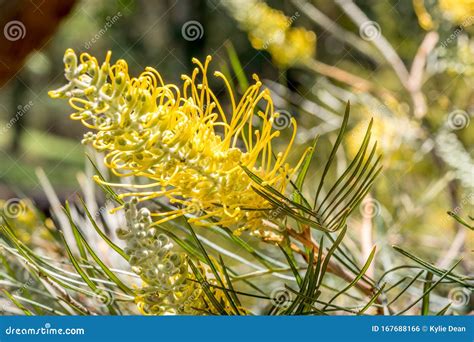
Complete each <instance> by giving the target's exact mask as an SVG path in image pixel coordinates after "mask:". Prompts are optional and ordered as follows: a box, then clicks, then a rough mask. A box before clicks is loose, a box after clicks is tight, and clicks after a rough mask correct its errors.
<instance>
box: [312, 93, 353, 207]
mask: <svg viewBox="0 0 474 342" xmlns="http://www.w3.org/2000/svg"><path fill="white" fill-rule="evenodd" d="M350 110H351V103H350V102H349V101H348V102H347V105H346V111H345V113H344V118H343V120H342V124H341V128H340V130H339V134H338V136H337V139H336V143H335V144H334V147H333V148H332V150H331V154H330V155H329V159H328V161H327V162H326V166H325V167H324V171H323V174H322V176H321V180H320V182H319V185H318V189H317V190H316V195H315V196H314V205H313V208H314V209H316V205H317V203H318V198H319V194H320V192H321V190H322V188H323V185H324V180H325V179H326V175H327V173H328V172H329V168H330V167H331V164H332V162H333V160H334V158H335V156H336V152H337V150H338V148H339V145H340V144H341V142H342V138H343V136H344V133H345V131H346V128H347V123H348V121H349V113H350Z"/></svg>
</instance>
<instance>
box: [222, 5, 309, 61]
mask: <svg viewBox="0 0 474 342" xmlns="http://www.w3.org/2000/svg"><path fill="white" fill-rule="evenodd" d="M223 4H224V5H225V6H226V7H227V8H228V9H229V11H230V13H231V15H232V16H233V17H234V18H235V19H236V20H237V22H238V23H239V24H240V26H241V27H242V29H243V30H245V31H246V32H247V33H248V36H249V40H250V43H251V44H252V46H253V47H254V48H255V49H257V50H267V51H268V52H269V53H270V54H271V56H272V58H273V60H274V62H275V63H276V64H277V65H279V66H280V67H283V68H287V67H290V66H292V65H295V64H300V63H304V62H305V61H306V60H308V59H311V58H313V57H314V54H315V52H316V34H315V33H314V32H312V31H308V30H306V29H304V28H302V27H297V28H296V27H291V25H292V24H293V22H294V21H295V20H296V19H297V18H298V17H299V13H298V12H296V14H295V15H294V16H292V17H287V16H286V15H285V14H284V13H283V12H281V11H278V10H275V9H273V8H271V7H270V6H268V5H267V4H266V3H265V2H263V1H260V0H225V1H223Z"/></svg>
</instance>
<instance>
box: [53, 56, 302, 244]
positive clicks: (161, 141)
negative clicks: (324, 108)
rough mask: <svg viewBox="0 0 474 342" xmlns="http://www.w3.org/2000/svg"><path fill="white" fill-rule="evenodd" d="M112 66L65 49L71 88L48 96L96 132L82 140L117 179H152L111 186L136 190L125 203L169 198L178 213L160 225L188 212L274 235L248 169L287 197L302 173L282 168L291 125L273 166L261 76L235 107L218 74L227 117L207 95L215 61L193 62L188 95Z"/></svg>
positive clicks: (154, 76)
mask: <svg viewBox="0 0 474 342" xmlns="http://www.w3.org/2000/svg"><path fill="white" fill-rule="evenodd" d="M110 58H111V54H110V52H109V53H108V54H107V57H106V60H105V62H104V63H103V64H102V65H99V63H98V62H97V60H96V59H95V58H94V57H92V56H90V55H89V54H87V53H84V54H82V55H81V56H80V58H79V59H78V57H77V56H76V54H75V53H74V51H73V50H71V49H69V50H67V51H66V53H65V56H64V62H65V76H66V78H67V80H68V81H69V83H68V84H66V85H65V86H64V87H62V88H60V89H58V90H55V91H51V92H50V96H51V97H53V98H58V97H62V98H69V104H70V105H71V107H72V108H74V109H75V112H74V113H72V114H71V118H72V119H74V120H79V121H81V122H82V123H83V124H84V126H86V127H88V128H90V129H91V130H92V132H89V133H87V134H86V135H85V137H84V140H83V141H84V142H85V143H90V144H92V146H93V147H94V148H95V149H96V150H98V151H102V152H104V153H105V164H106V166H107V167H108V168H109V169H110V170H112V172H113V173H114V174H115V175H117V176H120V177H130V176H135V177H141V178H145V179H146V180H148V183H146V184H139V185H138V184H122V183H118V184H110V185H112V186H117V187H122V188H128V189H133V191H130V192H126V193H123V194H121V196H122V197H127V196H134V197H137V198H138V201H139V202H142V201H147V200H150V199H153V198H158V197H167V198H168V199H169V201H170V202H171V203H172V204H174V205H175V206H176V207H177V209H176V210H173V211H167V212H152V213H151V217H152V219H153V221H154V224H155V225H156V224H159V223H162V222H164V221H167V220H170V219H173V218H176V217H179V216H182V215H184V214H186V213H191V214H194V217H193V218H191V219H190V221H191V222H194V223H195V224H197V225H204V226H205V225H211V224H212V225H214V224H218V225H222V226H224V227H228V228H231V229H232V230H234V231H235V232H236V233H240V232H241V231H243V230H250V231H251V232H252V233H254V234H256V235H263V236H266V235H268V234H270V233H269V231H268V229H267V228H264V225H263V222H264V220H266V218H267V217H268V211H269V210H271V209H272V206H271V204H270V203H269V202H268V201H266V200H265V199H264V198H262V197H261V196H260V195H258V194H257V193H256V192H255V191H254V190H253V189H252V186H258V185H257V184H255V183H254V184H252V181H251V179H250V178H249V177H248V175H247V174H246V172H245V170H244V169H243V167H242V166H244V167H246V168H248V169H249V170H251V171H252V172H253V173H255V174H257V175H258V176H259V177H260V178H261V179H262V180H263V182H264V184H266V185H270V186H272V187H273V188H275V189H276V190H277V191H281V192H283V191H284V190H285V188H286V186H287V184H288V182H289V179H290V178H291V177H292V175H293V173H294V171H295V170H296V169H297V168H298V166H296V167H295V168H292V167H290V165H289V164H288V163H287V162H286V160H287V157H288V155H289V152H290V150H291V148H292V144H293V141H294V138H295V134H296V122H295V120H294V119H293V118H291V120H290V124H291V125H292V126H293V133H292V136H291V140H290V142H289V143H288V145H287V147H286V149H285V150H284V151H283V152H280V153H277V154H276V157H275V158H274V150H273V148H272V142H273V141H274V140H275V138H277V137H278V136H279V133H280V132H279V131H278V130H274V129H273V127H272V125H273V123H274V121H275V120H276V119H277V118H278V116H279V113H278V112H276V111H275V110H274V106H273V102H272V99H271V97H270V92H269V91H268V90H267V89H263V90H262V83H261V82H260V80H259V79H258V77H257V76H254V80H255V82H254V84H252V85H251V86H249V87H248V89H247V90H246V91H245V93H244V94H243V96H242V98H241V99H240V100H238V99H236V97H235V96H234V94H233V91H232V88H231V86H230V84H229V82H228V81H227V80H226V78H225V77H224V75H223V74H222V73H220V72H215V74H214V75H215V76H216V77H217V78H221V79H222V80H223V83H224V86H225V87H226V88H227V90H228V94H229V98H230V107H231V108H230V110H229V111H226V110H225V109H224V107H223V106H222V105H221V104H220V102H219V99H218V98H217V96H216V94H215V93H214V91H213V90H212V89H211V88H210V86H209V82H208V76H207V73H208V67H209V62H210V61H211V57H207V58H206V61H205V62H204V64H202V63H201V62H200V61H198V60H197V59H193V62H194V63H195V64H196V65H197V67H196V68H195V69H194V71H193V73H192V74H191V75H190V76H188V75H183V76H182V79H183V85H182V87H178V86H176V85H174V84H165V83H164V82H163V79H162V77H161V75H160V74H159V73H158V72H157V71H156V70H154V69H153V68H147V69H146V70H145V72H143V73H142V74H141V75H140V76H139V77H137V78H131V77H130V76H129V75H128V67H127V63H126V62H125V61H124V60H119V61H117V63H116V64H114V65H111V64H110ZM259 108H262V109H259ZM256 117H258V118H259V119H260V129H258V130H257V129H255V128H254V120H255V119H256ZM301 160H302V159H301ZM99 181H100V180H99ZM211 218H212V219H213V222H212V223H209V219H211Z"/></svg>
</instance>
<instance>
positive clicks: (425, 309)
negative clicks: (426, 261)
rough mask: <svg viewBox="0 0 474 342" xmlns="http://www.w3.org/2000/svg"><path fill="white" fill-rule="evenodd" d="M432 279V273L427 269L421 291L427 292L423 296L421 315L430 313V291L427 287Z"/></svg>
mask: <svg viewBox="0 0 474 342" xmlns="http://www.w3.org/2000/svg"><path fill="white" fill-rule="evenodd" d="M432 280H433V273H432V272H429V271H427V272H426V277H425V283H424V285H423V292H424V293H426V292H427V294H426V295H425V296H423V302H422V304H421V314H422V315H423V316H427V315H429V313H430V292H428V288H429V286H430V285H431V282H432Z"/></svg>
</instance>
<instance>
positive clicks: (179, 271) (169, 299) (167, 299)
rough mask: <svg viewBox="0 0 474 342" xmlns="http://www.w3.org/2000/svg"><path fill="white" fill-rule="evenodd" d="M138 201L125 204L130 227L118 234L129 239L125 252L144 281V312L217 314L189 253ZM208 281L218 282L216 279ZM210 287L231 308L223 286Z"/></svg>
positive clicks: (141, 291)
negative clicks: (179, 247)
mask: <svg viewBox="0 0 474 342" xmlns="http://www.w3.org/2000/svg"><path fill="white" fill-rule="evenodd" d="M137 203H138V201H137V199H136V198H132V199H131V200H130V201H129V202H127V203H126V204H125V216H126V220H127V227H126V228H119V229H118V230H117V236H118V237H119V238H120V239H122V240H125V241H126V247H125V252H126V253H127V254H128V255H129V256H130V260H129V263H130V265H131V266H132V271H134V272H135V273H136V274H138V275H139V276H140V277H141V279H142V280H143V281H144V285H143V286H142V287H141V288H140V289H139V290H137V295H136V297H135V302H136V303H137V306H138V309H139V310H140V312H141V313H142V314H145V315H171V314H186V315H201V314H203V312H209V313H214V314H217V309H216V308H215V307H214V306H212V305H211V304H209V303H208V300H206V296H205V294H204V292H203V290H202V287H201V284H200V283H199V282H197V281H196V279H195V276H194V274H193V273H192V272H190V269H189V265H188V262H187V258H186V255H185V254H184V253H182V252H179V251H177V249H176V247H175V246H174V244H173V242H172V241H171V240H170V239H169V238H168V236H167V235H166V234H164V233H158V231H157V230H156V229H155V228H153V227H151V225H152V220H151V214H150V211H149V210H148V209H146V208H141V209H138V208H137ZM198 268H199V271H200V272H201V274H202V275H204V276H206V271H207V270H206V267H204V266H203V265H199V266H198ZM206 278H207V277H206ZM207 281H208V282H209V283H210V284H211V285H215V284H216V280H215V279H207ZM209 291H212V293H213V296H214V297H215V298H216V300H218V301H219V302H220V304H221V305H222V307H224V308H226V309H228V310H230V309H231V307H230V303H229V302H228V300H227V298H226V297H225V294H224V293H223V291H222V290H221V289H219V288H217V287H212V286H211V287H210V288H209ZM242 310H243V309H242ZM242 312H244V310H243V311H242Z"/></svg>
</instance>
